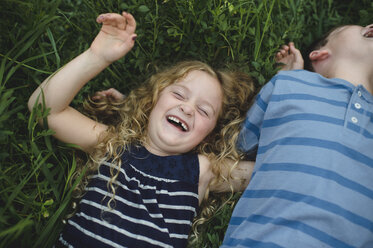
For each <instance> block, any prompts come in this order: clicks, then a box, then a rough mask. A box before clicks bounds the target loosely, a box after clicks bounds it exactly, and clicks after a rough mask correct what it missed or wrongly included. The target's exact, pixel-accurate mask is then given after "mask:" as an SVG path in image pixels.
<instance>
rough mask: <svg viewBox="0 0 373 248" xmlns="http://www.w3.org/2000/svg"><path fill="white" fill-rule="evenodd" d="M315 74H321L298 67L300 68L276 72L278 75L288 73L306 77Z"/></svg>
mask: <svg viewBox="0 0 373 248" xmlns="http://www.w3.org/2000/svg"><path fill="white" fill-rule="evenodd" d="M313 74H316V75H319V74H317V73H314V72H311V71H307V70H303V69H298V70H289V71H279V72H278V73H277V74H276V76H280V77H281V76H282V75H288V76H293V77H305V76H312V75H313ZM276 76H275V77H276Z"/></svg>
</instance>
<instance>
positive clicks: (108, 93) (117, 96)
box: [92, 88, 126, 102]
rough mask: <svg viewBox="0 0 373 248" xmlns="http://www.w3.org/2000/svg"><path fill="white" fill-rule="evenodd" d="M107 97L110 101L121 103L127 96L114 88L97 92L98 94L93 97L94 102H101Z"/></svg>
mask: <svg viewBox="0 0 373 248" xmlns="http://www.w3.org/2000/svg"><path fill="white" fill-rule="evenodd" d="M105 97H107V98H110V99H112V100H114V101H115V102H120V101H122V100H124V98H125V97H126V96H125V95H123V94H122V93H120V92H119V91H118V90H116V89H114V88H110V89H108V90H102V91H98V92H96V94H95V95H94V96H93V97H92V99H93V100H101V99H103V98H105Z"/></svg>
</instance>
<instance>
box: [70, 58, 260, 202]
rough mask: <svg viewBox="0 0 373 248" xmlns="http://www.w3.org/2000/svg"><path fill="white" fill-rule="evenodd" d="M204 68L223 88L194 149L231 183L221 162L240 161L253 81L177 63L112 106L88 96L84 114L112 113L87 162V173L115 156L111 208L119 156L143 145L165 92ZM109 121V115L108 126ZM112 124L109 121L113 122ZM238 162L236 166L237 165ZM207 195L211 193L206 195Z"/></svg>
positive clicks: (193, 63) (240, 75)
mask: <svg viewBox="0 0 373 248" xmlns="http://www.w3.org/2000/svg"><path fill="white" fill-rule="evenodd" d="M194 70H200V71H203V72H206V73H208V74H209V75H211V76H212V77H214V78H216V79H217V80H218V81H219V83H220V86H221V88H222V92H223V101H222V103H223V104H222V109H221V112H220V114H219V117H218V120H217V123H216V127H215V128H214V129H213V131H211V133H210V134H208V135H207V137H206V138H205V139H204V140H203V141H202V142H201V143H200V144H199V145H197V147H195V149H194V151H195V152H196V153H198V154H203V155H206V156H207V157H208V158H209V160H210V161H212V164H213V172H214V173H215V175H216V177H217V180H214V181H213V182H212V183H217V182H218V181H221V180H224V181H227V178H225V177H223V176H222V174H221V171H222V166H224V164H223V160H224V159H227V158H228V159H232V160H234V161H237V163H238V161H239V159H240V158H241V157H242V155H241V154H239V153H238V151H237V150H236V141H237V137H238V133H239V131H240V127H241V123H242V122H243V120H244V118H245V114H246V111H247V110H248V108H249V107H250V103H251V99H252V97H253V94H254V84H253V82H252V80H251V78H250V77H249V76H248V75H247V74H244V73H241V72H238V71H236V72H228V71H216V70H214V69H212V68H211V67H210V66H208V65H207V64H205V63H203V62H200V61H185V62H181V63H178V64H176V65H175V66H173V67H171V68H168V69H166V70H164V71H162V72H159V73H156V74H155V75H153V76H152V77H150V79H149V80H148V81H147V82H146V83H144V84H142V85H141V86H140V87H138V88H137V89H135V90H132V91H131V93H130V94H129V95H128V96H127V97H126V98H125V99H124V100H123V101H122V102H120V103H116V104H108V101H107V100H105V99H104V100H103V101H100V102H93V101H92V100H89V101H88V102H87V103H86V104H85V112H86V114H88V115H89V116H90V117H91V118H95V119H96V120H97V119H101V117H102V116H104V115H103V113H106V114H107V113H110V114H111V116H112V117H114V119H113V118H111V120H112V121H113V122H112V123H114V125H109V128H108V130H107V132H105V134H104V135H103V136H102V137H101V138H100V140H101V142H99V144H98V145H97V146H96V147H95V149H94V152H93V153H92V154H90V158H91V159H90V161H89V162H88V163H87V166H86V167H88V168H87V169H88V174H91V173H93V172H94V171H97V169H98V166H99V165H100V164H101V163H102V161H103V158H104V159H105V160H107V159H111V160H112V162H113V163H114V164H116V165H117V169H114V168H113V169H112V171H111V174H112V178H111V180H110V182H109V185H108V188H109V190H110V191H111V192H112V193H113V197H112V199H111V200H110V201H109V203H108V206H109V207H110V205H111V203H113V202H112V201H114V195H115V180H116V178H117V176H118V174H119V169H118V168H120V167H121V162H122V161H121V155H122V153H123V152H124V151H125V150H128V149H130V147H131V146H132V145H144V144H145V143H146V136H147V127H148V120H149V119H148V118H149V116H150V112H151V111H152V109H153V107H154V106H155V105H156V103H157V101H158V98H159V95H160V93H161V91H162V90H163V89H164V88H166V87H167V86H169V85H171V84H173V83H175V82H177V81H178V80H180V79H181V78H184V77H185V76H186V75H187V74H188V73H189V72H191V71H194ZM108 120H110V118H109V119H106V122H107V123H106V124H110V123H108ZM109 122H110V121H109ZM237 163H236V164H237ZM87 183H88V180H84V183H82V184H80V185H79V187H78V188H76V193H77V194H76V196H77V197H81V195H82V193H83V192H84V186H85V185H86V184H87ZM207 196H208V191H207V193H206V196H205V198H207Z"/></svg>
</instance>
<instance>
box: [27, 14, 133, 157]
mask: <svg viewBox="0 0 373 248" xmlns="http://www.w3.org/2000/svg"><path fill="white" fill-rule="evenodd" d="M97 22H98V23H102V28H101V30H100V32H99V34H98V35H97V36H96V38H95V40H94V41H93V42H92V44H91V47H90V48H89V49H88V50H87V51H85V52H83V53H82V54H80V55H79V56H78V57H76V58H75V59H73V60H72V61H70V62H69V63H68V64H66V65H65V66H63V67H62V68H61V69H60V70H58V71H57V72H56V73H54V74H53V75H51V76H50V77H49V78H47V79H46V80H45V81H44V82H43V83H42V84H41V85H40V86H39V87H38V88H37V89H36V90H35V91H34V93H33V94H32V95H31V97H30V99H29V102H28V107H29V110H30V111H31V110H32V109H33V106H34V105H35V103H37V99H38V98H39V99H38V103H41V102H42V100H41V99H42V97H43V96H42V94H41V91H43V94H44V98H45V103H46V107H47V108H50V109H51V110H50V114H49V116H48V125H49V128H51V129H52V130H54V131H55V137H56V138H57V139H59V140H61V141H63V142H67V143H73V144H76V145H78V146H80V147H81V148H82V149H83V150H84V151H90V149H91V148H92V147H94V146H95V145H96V144H97V142H98V139H99V135H100V134H101V133H102V132H103V131H105V130H106V129H107V126H106V125H104V124H101V123H98V122H96V121H94V120H92V119H89V118H88V117H86V116H84V115H83V114H81V113H79V112H78V111H76V110H75V109H73V108H71V107H69V104H70V103H71V101H72V99H73V98H74V97H75V95H76V94H77V93H78V92H79V90H80V89H81V88H82V87H83V86H84V85H85V84H86V83H87V82H88V81H89V80H91V79H92V78H93V77H95V76H96V75H97V74H98V73H100V72H101V71H102V70H104V69H105V68H106V67H107V66H109V65H110V64H111V63H112V62H114V61H116V60H118V59H120V58H121V57H123V56H124V55H126V54H127V53H128V52H129V51H130V50H131V49H132V47H133V45H134V42H135V38H136V34H135V30H136V22H135V19H134V18H133V16H132V15H131V14H128V13H125V12H123V13H122V15H119V14H114V13H109V14H102V15H100V16H99V17H98V18H97Z"/></svg>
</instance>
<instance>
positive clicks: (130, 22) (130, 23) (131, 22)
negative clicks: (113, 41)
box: [122, 11, 136, 33]
mask: <svg viewBox="0 0 373 248" xmlns="http://www.w3.org/2000/svg"><path fill="white" fill-rule="evenodd" d="M122 16H123V17H124V18H125V19H126V21H127V27H126V29H127V30H128V31H129V32H132V33H134V32H135V30H136V20H135V18H134V17H133V16H132V15H131V14H130V13H127V12H124V11H123V13H122Z"/></svg>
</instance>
